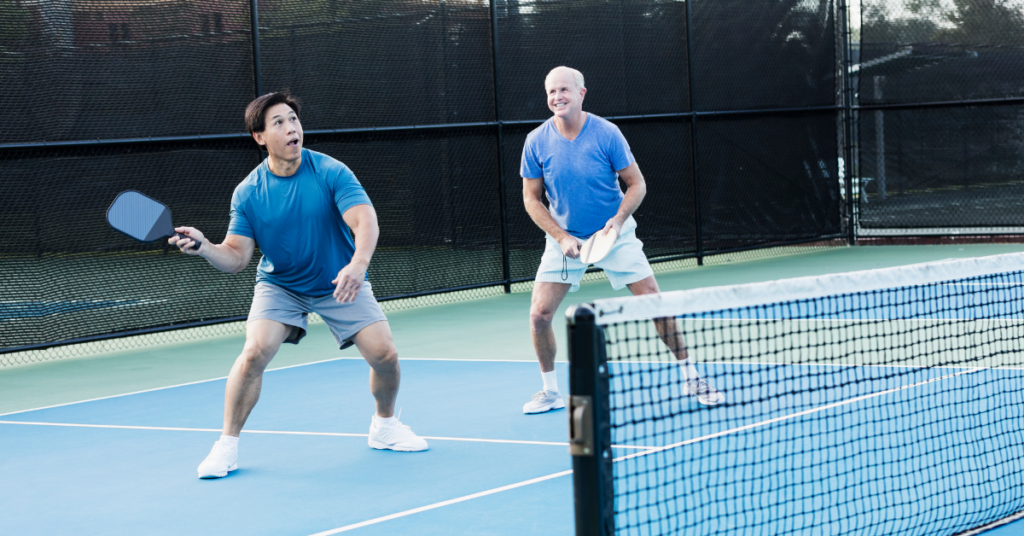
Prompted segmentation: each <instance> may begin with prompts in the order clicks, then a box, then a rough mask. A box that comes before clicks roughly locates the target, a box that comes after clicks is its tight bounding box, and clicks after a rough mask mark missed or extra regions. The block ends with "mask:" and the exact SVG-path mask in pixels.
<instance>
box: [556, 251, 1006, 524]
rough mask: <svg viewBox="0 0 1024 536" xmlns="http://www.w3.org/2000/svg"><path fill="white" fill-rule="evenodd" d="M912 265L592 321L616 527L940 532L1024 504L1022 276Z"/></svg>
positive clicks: (618, 307) (617, 308)
mask: <svg viewBox="0 0 1024 536" xmlns="http://www.w3.org/2000/svg"><path fill="white" fill-rule="evenodd" d="M1015 262H1017V263H1019V260H1017V261H1015ZM851 275H857V276H859V277H858V279H860V280H861V281H859V282H855V283H854V284H853V285H852V287H853V288H857V287H858V286H860V287H861V288H868V287H871V286H877V283H878V280H876V277H880V278H884V280H885V281H895V279H893V278H890V277H889V276H875V275H874V274H873V273H872V272H861V273H855V274H851ZM921 275H923V274H915V276H914V277H911V278H909V279H908V280H907V281H906V285H898V286H895V287H893V288H891V289H881V290H865V291H863V292H858V291H855V290H852V291H851V290H850V288H851V286H850V285H847V284H841V283H840V282H839V281H835V280H830V282H831V284H841V288H842V289H843V290H842V291H841V292H839V293H837V294H834V295H822V296H818V297H813V298H802V299H787V298H786V296H785V294H784V293H782V294H780V296H778V301H777V302H772V303H767V304H763V305H760V304H758V305H755V304H751V305H749V306H743V305H737V306H735V307H730V308H727V309H722V310H709V311H707V312H700V313H689V312H688V313H685V314H679V315H677V316H676V317H675V318H672V317H663V316H661V315H664V314H667V313H668V311H664V310H658V312H657V313H656V314H657V316H658V317H660V318H661V320H651V319H647V320H625V321H621V322H611V323H609V324H607V325H604V326H598V328H597V329H600V330H601V333H602V335H603V339H604V341H605V344H604V347H603V348H601V349H600V350H599V351H601V353H602V354H604V355H606V359H607V371H608V376H609V379H608V384H609V394H608V395H607V397H608V409H607V411H608V414H607V416H606V417H604V418H602V420H605V419H606V421H605V422H608V423H609V425H610V428H611V434H610V441H611V443H610V445H609V447H607V448H609V449H610V452H611V454H610V457H612V458H613V459H614V463H613V464H611V468H610V469H609V470H610V471H611V474H612V475H613V486H612V487H613V489H614V493H613V495H614V500H613V501H612V503H613V505H614V506H613V509H614V511H613V513H612V516H611V517H612V518H613V519H614V525H615V527H614V533H615V534H630V535H633V534H636V535H655V534H679V533H686V534H694V535H703V534H723V533H729V534H732V533H752V534H805V533H819V532H820V533H827V534H847V533H856V534H861V533H863V534H935V535H951V534H960V533H964V531H967V530H969V529H973V528H975V527H980V526H982V525H985V524H986V523H989V522H992V521H995V520H999V519H1003V518H1006V517H1007V516H1010V515H1011V514H1014V513H1015V512H1018V511H1020V510H1021V508H1024V493H1022V491H1021V490H1022V489H1024V488H1022V483H1024V465H1022V464H1021V463H1020V460H1019V457H1018V456H1017V455H1016V453H1017V452H1019V451H1020V449H1021V448H1022V446H1024V436H1022V434H1021V433H1020V428H1021V426H1022V425H1024V411H1022V408H1024V396H1022V395H1021V392H1020V389H1019V388H1018V387H1017V386H1018V385H1019V384H1020V381H1021V379H1022V374H1021V370H1020V365H1021V362H1020V355H1021V350H1022V349H1024V340H1022V339H1021V337H1020V329H1019V328H1020V324H1021V322H1022V318H1024V290H1022V289H1024V277H1022V273H1021V272H1011V273H993V274H991V275H986V276H969V277H963V278H957V277H954V278H953V279H950V280H943V281H936V282H930V283H921V284H915V283H914V281H920V280H921ZM851 279H852V278H851ZM793 288H800V289H803V290H806V289H815V290H822V289H823V287H821V286H815V284H813V283H805V284H801V285H799V286H794V287H793ZM825 294H827V292H825ZM724 295H725V294H723V296H724ZM730 295H734V296H743V295H744V291H743V290H742V289H740V288H737V289H734V292H733V293H730ZM666 298H667V299H668V300H671V298H670V297H666ZM762 298H764V300H766V299H768V298H770V297H767V296H762ZM692 299H697V300H699V299H700V298H697V297H694V298H691V300H692ZM764 300H760V301H764ZM626 301H628V300H626ZM626 301H618V302H616V303H615V304H614V305H611V304H609V305H608V306H607V307H606V306H604V305H602V304H601V303H597V304H595V308H596V310H597V311H598V318H600V313H602V312H604V313H609V311H610V313H611V314H615V313H619V314H620V316H621V314H627V315H629V314H630V312H629V308H630V304H628V303H626ZM684 302H685V303H690V302H691V301H690V300H683V299H680V300H675V301H674V302H673V303H680V304H681V303H684ZM707 303H708V304H709V305H710V304H711V302H710V300H709V301H708V302H707ZM755 303H758V302H755ZM624 310H625V312H624V313H623V312H622V311H624ZM631 316H633V315H631ZM609 318H613V317H609ZM673 325H674V326H675V327H673ZM679 335H682V339H683V340H685V344H680V343H678V342H677V341H679ZM670 347H674V348H676V351H675V352H672V351H670V350H669V348H670ZM684 347H685V348H686V350H685V353H684V352H681V351H680V349H681V348H684ZM680 356H682V357H688V358H689V359H691V360H695V361H696V370H697V371H698V372H699V374H700V376H701V378H703V379H704V380H705V381H706V382H708V383H706V384H704V385H702V384H700V383H698V382H696V381H689V382H688V381H687V380H688V378H687V375H686V373H685V372H684V367H683V366H681V365H680V363H679V362H678V361H677V360H678V358H679V357H680ZM587 358H588V357H587V356H583V355H577V356H573V358H572V359H573V364H574V366H575V364H576V363H577V361H576V360H577V359H580V360H583V359H587ZM597 359H598V361H595V365H594V368H595V369H596V370H600V371H603V370H605V369H604V368H603V365H601V363H602V361H601V359H602V356H598V357H597ZM690 379H691V380H692V378H690ZM709 387H710V388H709ZM719 396H721V397H722V398H718V397H719ZM698 397H703V399H704V400H706V401H708V402H715V401H719V405H714V406H712V407H708V406H706V405H703V404H701V403H699V401H698ZM594 406H595V407H597V408H601V407H602V406H603V403H602V402H601V401H600V400H595V403H594ZM595 448H601V449H604V448H606V447H605V446H603V445H602V446H600V447H595ZM609 533H611V531H609Z"/></svg>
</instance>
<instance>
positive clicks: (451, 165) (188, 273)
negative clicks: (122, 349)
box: [0, 0, 839, 351]
mask: <svg viewBox="0 0 1024 536" xmlns="http://www.w3.org/2000/svg"><path fill="white" fill-rule="evenodd" d="M688 7H689V6H687V4H686V3H685V2H675V1H662V0H630V1H625V2H623V1H619V0H616V1H600V2H584V1H580V0H556V1H550V2H548V1H545V2H525V1H511V0H508V1H506V0H496V2H495V4H494V6H493V8H494V9H493V12H492V6H491V5H490V4H489V3H487V2H476V1H470V0H429V1H423V2H409V1H407V0H385V1H379V2H355V1H351V0H311V1H307V2H290V1H283V0H261V1H259V2H258V15H259V20H260V25H259V28H258V32H259V43H258V45H259V49H260V54H259V57H258V58H256V60H258V62H254V58H253V57H252V50H253V42H252V36H253V35H254V31H253V28H252V27H251V13H250V12H249V2H248V1H246V0H181V1H174V2H137V1H129V0H109V1H102V2H91V1H85V0H81V1H79V0H70V1H65V2H34V1H28V0H0V29H2V31H0V107H2V109H4V110H5V111H6V110H17V111H18V113H17V114H14V115H12V117H11V119H10V120H9V121H8V122H7V123H6V125H7V127H6V128H4V129H0V187H2V190H0V191H3V193H4V207H3V210H2V212H0V223H2V224H3V225H4V228H5V233H4V236H3V237H0V255H2V258H0V271H2V273H3V276H4V279H3V282H2V283H0V290H2V291H3V299H2V303H3V306H2V307H3V308H2V311H3V313H2V316H0V335H3V336H2V337H0V341H2V342H0V351H4V350H8V351H9V350H10V349H13V348H23V347H26V346H33V345H47V344H53V343H57V342H62V341H69V340H79V339H83V338H89V337H104V336H110V335H117V334H124V333H127V332H131V331H133V330H140V331H146V330H159V329H164V328H167V327H169V326H184V325H189V326H192V325H196V324H197V323H202V322H214V321H218V320H225V319H232V318H238V317H240V316H244V315H245V314H246V312H247V310H248V305H249V304H248V301H249V296H250V293H251V291H252V288H251V285H252V273H251V269H250V270H249V271H247V272H245V274H243V275H242V276H227V275H225V274H220V273H218V272H216V271H215V270H213V269H212V268H210V267H209V266H208V265H206V264H205V263H203V262H201V261H198V260H197V259H185V258H183V257H182V256H181V255H180V254H178V253H176V252H173V251H168V250H166V248H164V247H163V246H162V245H159V244H155V245H139V244H134V243H131V242H130V241H129V240H128V239H127V238H125V237H122V236H120V235H118V234H116V233H115V232H114V231H112V230H110V229H108V228H107V227H106V226H105V224H104V223H103V219H102V213H103V210H104V209H105V208H106V207H107V206H108V205H109V203H110V201H111V200H112V199H113V197H114V195H115V194H116V193H117V192H119V191H121V190H125V189H136V190H139V191H142V192H144V193H146V194H148V195H150V196H152V197H155V198H156V199H158V200H160V201H163V202H164V203H166V204H168V205H169V206H170V207H171V210H172V211H173V213H174V216H175V220H176V222H178V223H188V224H194V225H195V226H197V227H199V228H201V229H202V230H204V231H205V232H206V233H207V234H208V235H209V237H210V239H211V240H214V241H217V240H220V239H221V238H222V237H223V234H224V232H225V229H226V226H227V224H228V206H229V202H230V197H231V192H232V190H233V188H234V187H235V185H237V184H238V182H239V181H240V180H242V179H243V178H244V177H245V175H246V174H247V173H248V172H249V171H250V170H251V169H252V168H253V167H254V166H255V165H256V164H257V163H258V162H259V158H260V157H259V156H258V153H257V151H256V150H255V148H254V147H253V145H252V142H251V141H249V140H248V139H247V136H246V135H245V133H244V132H243V130H244V129H243V111H244V108H245V105H246V104H247V103H248V101H249V100H250V99H251V98H252V96H253V94H254V88H255V87H256V86H257V83H259V85H260V86H261V87H262V88H263V91H274V90H280V89H285V88H287V89H289V90H290V91H291V92H292V93H294V94H296V95H298V96H299V98H300V99H301V101H302V103H303V109H302V121H303V125H304V128H305V130H306V132H307V139H306V145H307V146H308V147H309V148H311V149H314V150H319V151H321V152H324V153H327V154H329V155H331V156H334V157H336V158H338V159H339V160H341V161H343V162H345V163H346V164H347V165H348V166H349V167H350V168H351V169H352V170H353V171H354V172H355V174H356V176H357V177H358V178H359V179H360V180H361V181H362V182H363V184H364V185H365V187H366V189H367V191H368V193H369V195H370V197H371V199H372V200H373V202H374V205H375V206H376V208H377V211H378V214H379V220H380V225H381V238H380V242H379V247H378V250H377V252H376V255H375V257H374V264H373V266H371V269H370V278H371V281H372V282H373V283H374V287H375V293H376V295H377V296H378V298H380V299H381V300H382V301H387V300H388V299H391V298H396V297H408V296H410V295H413V296H418V297H417V298H415V299H416V300H420V301H417V302H415V303H417V304H420V303H422V300H427V301H428V302H430V303H439V302H444V301H447V300H449V298H445V297H440V296H438V297H436V298H430V297H429V296H427V295H430V294H431V293H439V292H448V291H452V290H458V289H462V291H463V292H467V293H469V294H466V296H483V295H490V294H493V293H494V291H495V288H499V289H500V288H502V287H503V286H505V285H510V284H512V283H513V282H517V281H527V280H530V279H531V278H532V277H533V276H534V274H535V271H536V269H537V265H538V262H539V259H540V255H541V252H542V251H543V247H544V238H543V232H542V231H540V230H539V229H538V228H537V226H536V225H535V224H534V223H533V222H532V221H531V220H530V218H529V217H528V216H527V214H526V212H525V210H524V208H523V204H522V179H521V177H520V175H519V165H520V157H521V153H522V146H523V143H524V140H525V137H526V134H527V133H528V132H529V131H530V130H531V129H533V128H535V127H536V126H537V125H539V124H540V123H541V122H542V121H543V120H545V119H546V118H547V117H549V116H550V111H549V110H548V109H547V105H546V99H545V97H544V93H543V82H544V76H545V74H546V73H547V72H548V71H549V70H550V69H551V68H552V67H555V66H557V65H569V66H572V67H575V68H577V69H580V70H582V71H583V72H584V74H585V75H586V83H587V86H588V93H587V98H586V110H587V111H589V112H593V113H595V114H597V115H600V116H604V117H608V118H610V119H612V120H613V121H615V122H616V124H618V125H619V127H620V128H621V130H622V131H623V133H624V134H625V136H626V138H627V140H628V141H629V143H630V145H631V147H632V150H633V153H634V155H635V156H636V158H637V162H638V164H639V166H640V169H641V171H642V172H643V174H644V176H645V178H646V180H647V188H648V194H647V197H646V199H645V201H644V203H643V205H641V207H640V209H639V210H638V211H637V212H636V219H637V221H638V223H639V229H638V233H637V234H638V236H639V237H640V239H641V240H643V241H644V242H645V251H646V252H647V254H648V255H649V256H650V257H651V258H652V259H659V258H660V259H675V261H673V262H676V261H678V260H679V259H680V257H687V256H691V255H695V254H696V253H697V252H698V251H699V250H700V248H699V247H698V237H699V236H700V235H701V231H700V224H703V225H705V226H707V227H708V229H707V230H705V231H704V236H705V243H704V244H703V251H711V252H714V251H718V250H721V249H723V248H724V249H729V248H736V247H739V248H756V247H760V246H763V245H766V244H778V243H780V242H786V241H792V240H812V239H815V238H821V237H827V236H830V235H832V234H834V233H835V231H836V229H838V221H839V213H838V210H837V209H836V207H837V206H838V205H837V204H836V203H835V202H834V199H833V196H834V190H835V188H834V186H835V184H834V183H835V180H834V179H832V177H834V176H835V169H834V168H835V148H834V145H835V142H834V140H835V138H836V136H835V132H834V129H835V121H834V120H833V121H832V122H828V121H825V120H824V119H822V120H821V121H818V120H817V117H816V116H815V117H813V118H808V117H805V116H801V115H797V116H789V115H786V114H782V115H778V116H766V117H764V118H760V119H747V120H741V119H735V120H718V119H711V118H708V119H705V118H701V120H700V122H699V126H698V131H697V135H696V137H697V142H698V151H699V153H698V156H697V160H698V163H699V164H700V165H699V166H697V169H698V170H701V169H706V170H707V172H706V174H705V173H704V172H701V171H698V177H700V178H699V180H698V179H697V178H695V177H694V165H693V162H692V154H693V152H692V151H693V149H692V147H693V145H692V133H691V122H690V118H689V117H688V116H687V115H686V114H687V113H688V111H689V107H690V100H691V98H690V97H691V90H690V79H691V75H692V76H693V78H694V80H695V83H696V87H697V88H698V89H697V90H696V91H695V92H694V96H695V97H696V101H697V107H698V109H699V110H702V111H710V112H717V111H730V110H731V111H735V110H741V109H747V108H751V107H760V108H779V107H792V106H807V105H820V104H826V105H827V104H832V103H834V102H835V95H834V91H835V87H836V83H835V80H834V73H833V71H834V70H835V69H834V56H835V47H834V44H833V43H834V39H825V37H827V36H830V35H834V26H835V25H834V22H833V21H834V16H833V14H832V11H833V5H832V4H831V3H830V2H822V1H816V2H811V3H807V2H803V3H795V2H771V3H770V4H769V5H763V6H758V7H756V8H755V9H749V8H747V9H741V7H740V6H739V4H736V3H734V2H727V3H725V4H721V5H717V4H715V3H711V2H704V3H698V4H695V5H694V6H693V8H694V13H693V14H692V17H693V20H694V25H695V28H694V33H693V35H692V36H688V35H687V32H688V28H687V18H688V13H687V9H688ZM492 15H493V16H494V17H495V18H493V19H492ZM494 27H496V28H497V35H492V28H494ZM569 28H575V30H569ZM716 35H731V36H734V37H735V38H730V39H724V40H723V39H719V38H716V37H715V36H716ZM736 36H738V37H736ZM688 38H692V40H693V43H694V50H693V51H692V52H693V55H694V57H695V58H697V60H696V62H697V67H696V69H695V71H694V72H693V73H691V72H690V71H689V66H688V64H687V57H688V55H689V51H688V49H687V42H688ZM495 43H497V48H496V49H495ZM256 63H258V64H259V70H258V71H255V70H254V69H255V66H254V64H256ZM496 72H497V73H498V75H499V76H498V77H497V79H495V73H496ZM498 104H500V105H501V106H500V109H498V106H497V105H498ZM651 114H664V115H667V116H668V117H655V118H651V117H642V116H647V115H651ZM499 119H500V120H501V121H504V123H503V124H499V122H498V120H499ZM819 123H820V124H819ZM453 124H461V125H459V126H452V125H453ZM467 124H470V125H467ZM427 126H429V127H430V128H423V127H427ZM439 126H440V127H441V128H438V127H439ZM325 131H342V132H325ZM751 133H753V134H751ZM152 138H162V139H161V140H157V141H158V142H159V143H157V141H153V140H151V139H152ZM145 140H150V141H145ZM52 142H60V143H63V144H64V145H61V146H60V147H45V146H43V143H52ZM819 161H824V162H825V164H823V166H824V167H821V166H820V165H819V164H818V162H819ZM737 162H742V165H741V166H733V164H736V163H737ZM808 166H809V167H808ZM815 166H819V167H815ZM750 169H754V172H752V173H751V172H749V170H750ZM826 173H827V174H828V175H827V177H826V175H825V174H826ZM695 181H698V185H699V186H700V191H701V194H700V199H701V200H702V203H703V204H707V205H708V206H702V207H701V214H702V216H701V221H700V222H698V218H697V216H696V213H697V210H696V206H695V204H696V203H697V198H696V197H695V193H694V186H695ZM502 184H504V187H502ZM502 199H504V206H503V205H502ZM503 214H504V215H505V220H504V225H503V220H502V215H503ZM751 215H753V216H751ZM79 222H86V225H84V226H81V227H83V228H84V229H79V228H78V227H79V226H78V225H76V224H78V223H79ZM752 226H754V227H752ZM800 226H803V227H800ZM503 227H504V228H506V229H507V237H506V238H507V246H508V253H507V257H506V256H504V245H505V244H504V243H503V236H502V229H503ZM257 259H258V256H257ZM254 262H255V259H254ZM69 263H71V264H69ZM75 263H78V264H75ZM82 263H84V264H82ZM506 264H507V265H508V267H509V270H508V274H506V273H505V265H506ZM72 268H73V269H72ZM126 278H129V279H131V281H130V283H122V282H121V281H122V280H123V279H126ZM167 280H173V281H189V285H191V286H192V287H193V288H198V289H202V290H204V291H203V292H193V293H178V294H176V293H175V292H174V291H172V290H170V288H171V287H169V286H167V285H165V284H164V285H162V286H161V285H158V282H165V281H167ZM193 281H196V282H193ZM150 286H153V287H157V288H153V289H150V288H149V287H150ZM213 289H219V290H218V291H217V292H213V291H212V290H213ZM226 289H231V290H230V291H228V290H226ZM205 290H210V291H209V292H207V291H205ZM474 293H475V294H474ZM458 295H459V296H463V294H458ZM410 303H412V302H410ZM8 334H10V335H8Z"/></svg>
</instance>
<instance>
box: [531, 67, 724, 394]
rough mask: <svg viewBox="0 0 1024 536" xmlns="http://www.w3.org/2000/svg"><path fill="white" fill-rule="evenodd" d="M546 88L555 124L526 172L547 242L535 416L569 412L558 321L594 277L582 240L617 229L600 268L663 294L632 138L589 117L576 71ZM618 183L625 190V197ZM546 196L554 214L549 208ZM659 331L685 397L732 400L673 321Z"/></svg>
mask: <svg viewBox="0 0 1024 536" xmlns="http://www.w3.org/2000/svg"><path fill="white" fill-rule="evenodd" d="M544 90H545V92H546V93H547V101H548V109H550V110H551V113H552V117H551V118H550V119H548V120H547V121H545V122H544V124H542V125H541V126H539V127H537V128H536V129H534V130H533V132H530V134H529V135H527V137H526V144H525V145H524V147H523V158H522V165H521V167H520V173H521V175H522V176H523V201H524V203H525V205H526V212H527V213H529V215H530V218H531V219H533V221H534V223H536V224H537V226H538V227H540V228H541V229H542V230H543V231H544V232H545V234H546V235H547V246H546V248H545V249H544V255H543V256H542V257H541V261H540V267H538V268H537V278H536V280H535V282H534V285H533V297H532V298H531V303H530V328H531V335H532V337H533V347H534V349H535V350H536V352H537V359H538V361H540V372H541V380H542V382H543V388H542V389H541V390H540V391H538V392H537V393H536V394H534V395H533V397H532V398H531V399H530V401H529V402H527V403H526V404H525V405H524V406H523V413H531V414H532V413H544V412H547V411H551V410H553V409H559V408H564V407H565V402H564V401H563V400H562V395H561V394H560V393H559V391H558V383H557V380H556V378H555V351H556V347H555V332H554V330H553V329H552V328H551V321H552V319H553V317H554V314H555V310H556V309H558V306H559V304H561V303H562V300H563V299H564V298H565V295H566V294H567V293H569V292H574V291H576V290H577V289H579V286H580V281H581V280H582V279H583V274H584V273H586V271H587V265H585V264H583V262H581V261H580V260H579V256H580V247H581V246H582V241H583V240H586V239H587V238H588V237H590V236H593V235H594V234H596V233H607V232H609V231H611V230H614V231H615V233H616V234H617V235H618V239H617V240H616V241H615V243H614V245H613V246H612V249H611V251H610V252H609V253H608V255H607V256H606V257H605V258H604V259H603V260H601V261H600V262H598V263H596V266H597V267H599V268H602V269H603V270H604V271H605V274H606V275H607V276H608V280H609V281H610V282H611V284H612V288H614V289H616V290H618V289H621V288H623V287H629V290H630V292H632V293H633V294H653V293H656V292H658V282H657V281H656V280H655V279H654V271H653V270H652V269H651V266H650V264H648V262H647V257H646V256H645V255H644V251H643V243H642V242H640V240H639V239H637V237H636V221H635V220H634V219H633V216H632V214H633V211H635V210H636V209H637V207H639V206H640V202H641V201H643V198H644V195H646V193H647V185H646V183H645V182H644V176H643V175H642V174H641V173H640V168H639V167H637V164H636V160H635V159H634V158H633V153H632V152H631V151H630V149H629V144H628V143H626V138H625V137H624V136H623V135H622V132H620V131H619V129H618V127H616V126H615V125H614V124H612V123H610V122H608V121H607V120H605V119H602V118H600V117H598V116H596V115H594V114H591V113H587V112H584V111H583V98H584V96H585V95H586V94H587V88H586V86H585V85H584V81H583V74H582V73H580V72H579V71H577V70H576V69H570V68H569V67H555V68H554V69H552V70H551V72H550V73H548V75H547V77H546V78H545V79H544ZM619 180H621V181H622V182H623V183H625V185H626V188H627V190H626V193H625V194H623V193H622V190H621V189H620V188H619ZM545 194H547V197H548V201H549V202H550V204H551V207H550V209H549V208H548V207H545V206H544V201H543V197H544V195H545ZM654 326H655V328H656V329H657V331H658V335H659V336H660V338H661V340H662V341H663V342H664V343H665V344H666V345H667V346H668V347H669V349H670V350H671V351H672V353H673V354H674V355H675V357H676V359H677V360H678V361H679V364H680V369H681V371H682V373H683V377H684V378H685V379H686V383H685V384H684V385H683V393H684V394H686V395H689V396H695V397H697V400H698V401H699V402H700V403H701V404H705V405H709V406H713V405H717V404H721V403H722V402H724V401H725V395H723V394H722V393H721V392H719V391H718V390H717V389H715V388H714V387H713V386H711V384H710V383H708V381H707V380H705V379H704V378H701V377H700V375H699V374H698V373H697V369H696V368H695V367H694V366H693V364H692V363H690V360H689V356H688V354H687V351H686V344H685V343H684V341H683V337H682V334H681V333H680V331H679V329H678V327H677V325H676V321H675V319H674V318H657V319H655V320H654Z"/></svg>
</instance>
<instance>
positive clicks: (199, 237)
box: [167, 227, 207, 255]
mask: <svg viewBox="0 0 1024 536" xmlns="http://www.w3.org/2000/svg"><path fill="white" fill-rule="evenodd" d="M174 232H176V233H178V234H183V235H185V236H187V237H188V238H178V237H177V236H172V237H170V238H168V239H167V243H168V244H170V245H172V246H176V247H177V248H178V249H180V250H181V252H182V253H184V254H186V255H199V251H197V250H194V249H192V245H193V244H197V243H206V242H207V240H206V237H205V236H203V233H201V232H199V229H196V228H195V227H175V228H174ZM200 249H202V248H200Z"/></svg>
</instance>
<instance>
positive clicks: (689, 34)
mask: <svg viewBox="0 0 1024 536" xmlns="http://www.w3.org/2000/svg"><path fill="white" fill-rule="evenodd" d="M692 3H693V0H686V74H687V83H688V84H689V88H688V91H687V96H688V97H689V100H690V164H691V170H692V171H693V221H694V224H695V225H696V227H695V231H696V239H697V265H698V266H701V265H703V264H704V230H703V229H702V227H701V221H700V186H699V182H700V181H699V180H698V176H697V109H696V108H695V107H694V105H693V91H694V85H693V13H692V10H691V8H690V5H691V4H692Z"/></svg>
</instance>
